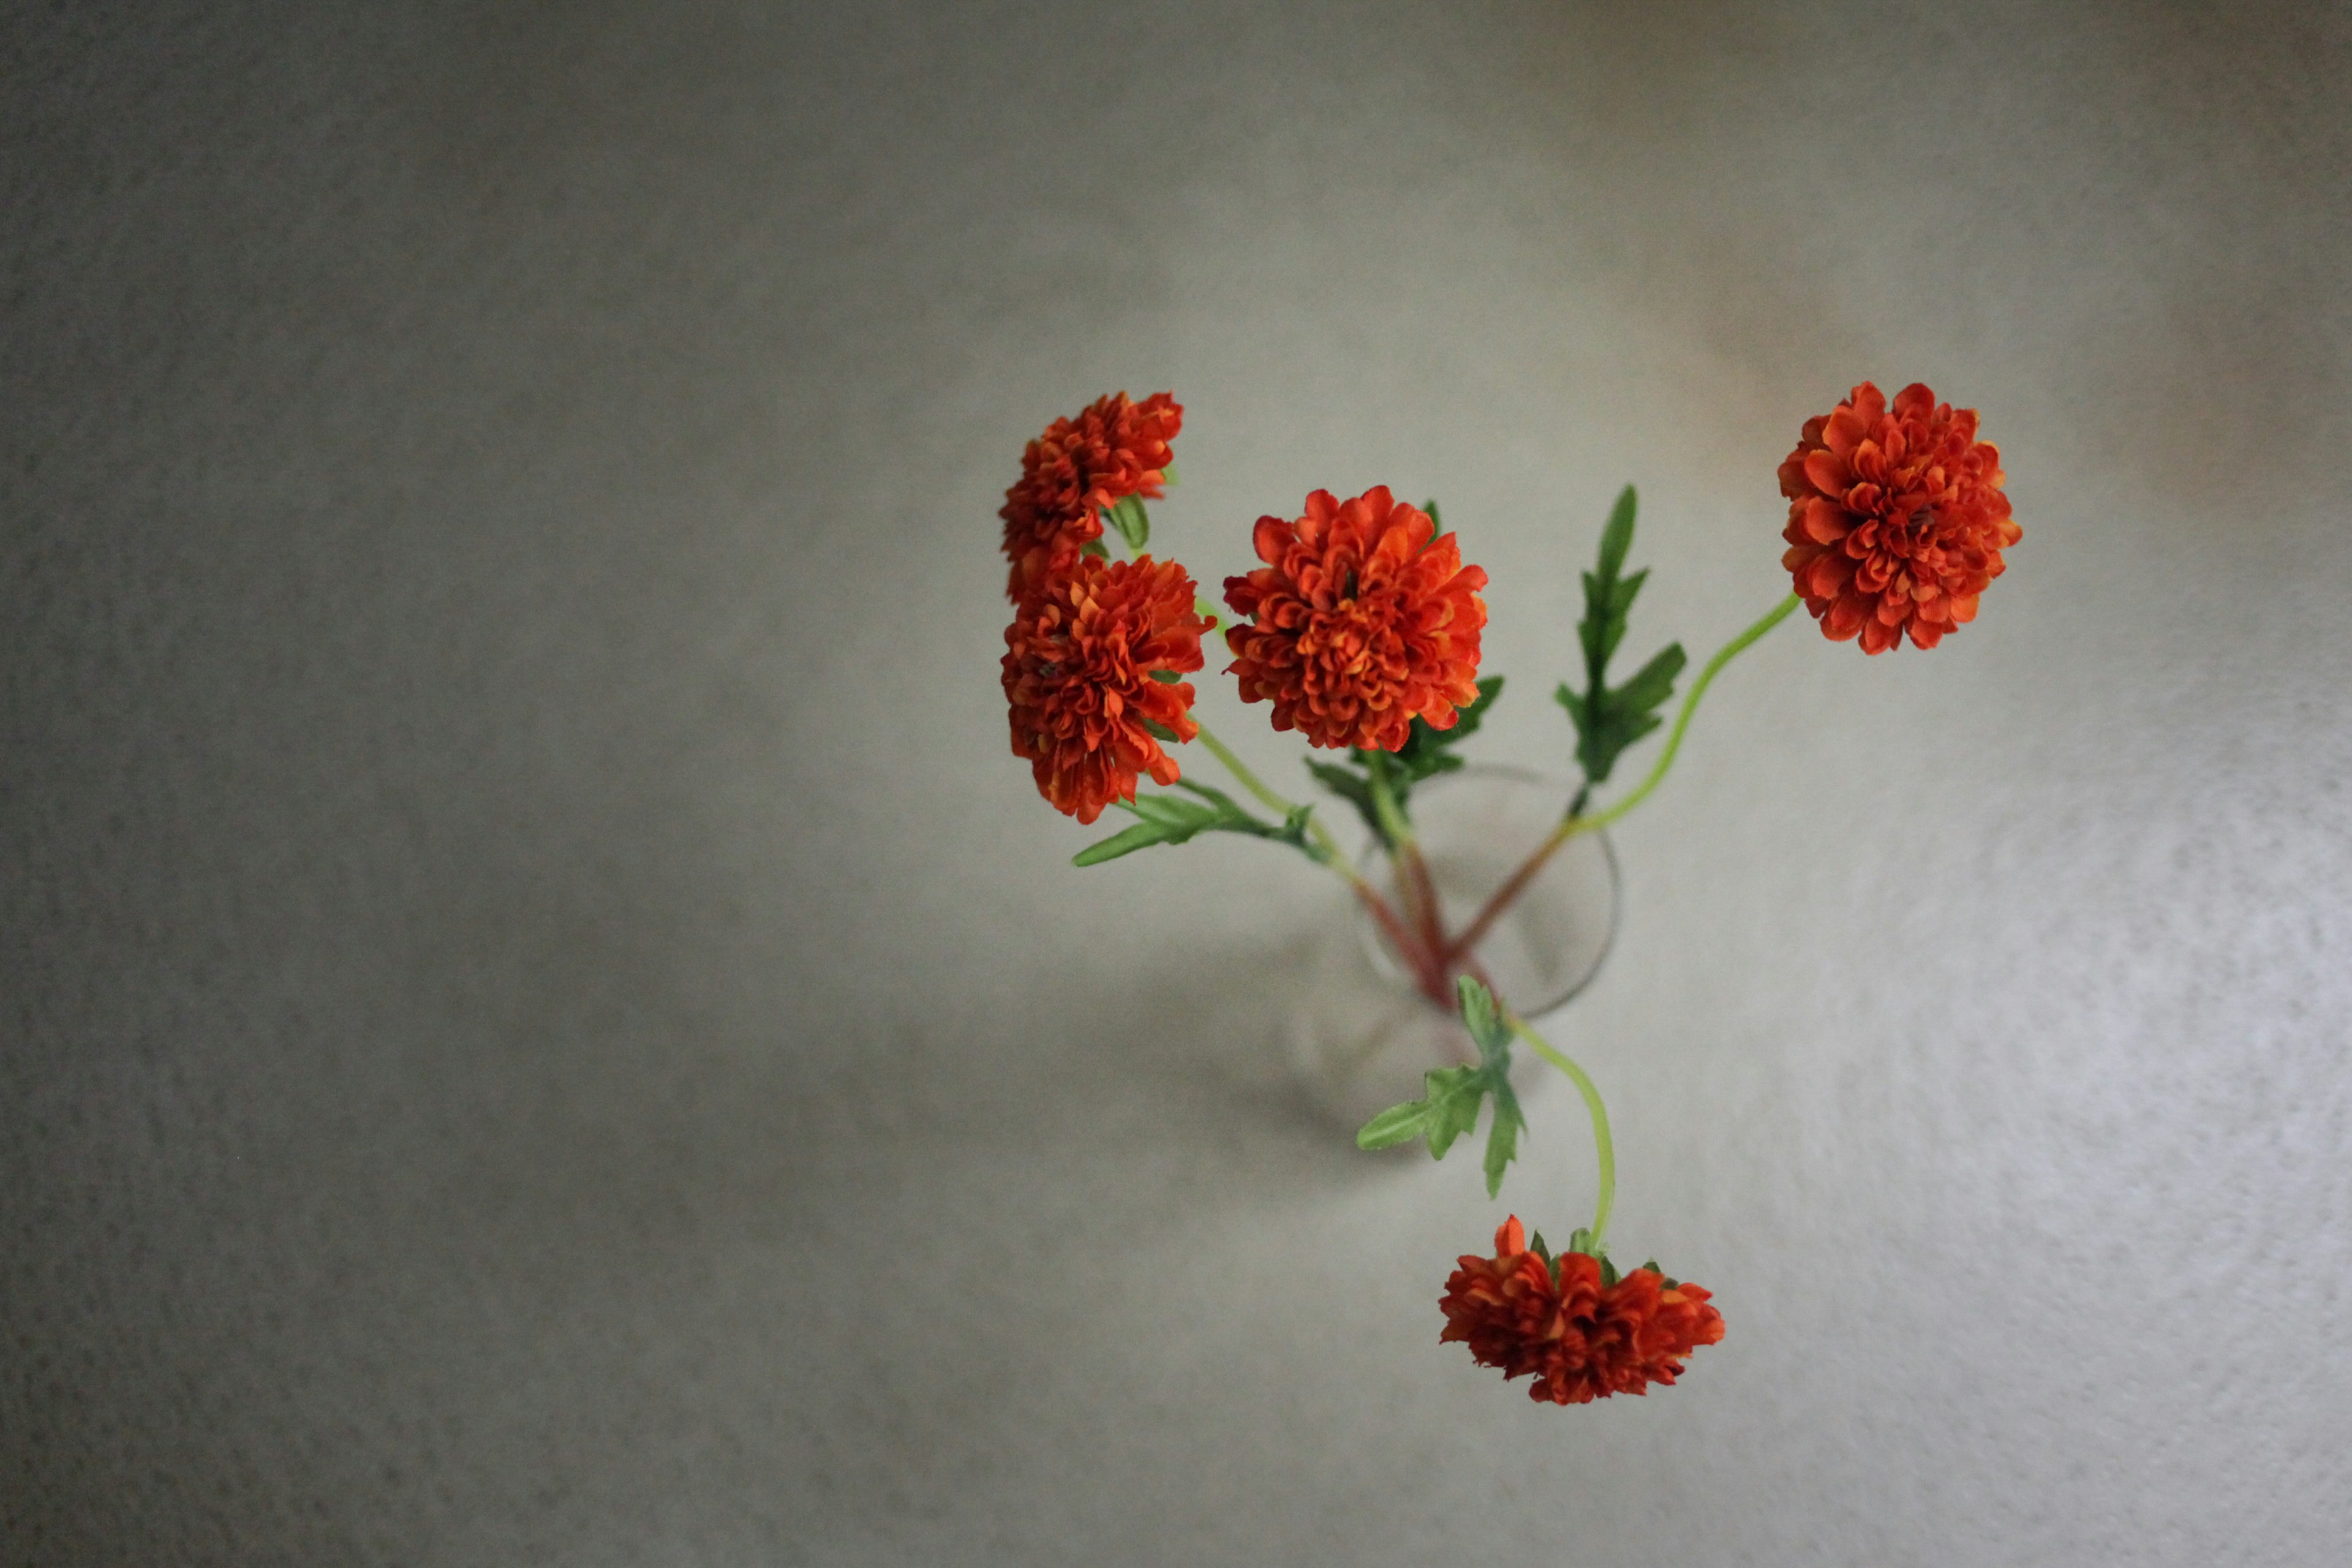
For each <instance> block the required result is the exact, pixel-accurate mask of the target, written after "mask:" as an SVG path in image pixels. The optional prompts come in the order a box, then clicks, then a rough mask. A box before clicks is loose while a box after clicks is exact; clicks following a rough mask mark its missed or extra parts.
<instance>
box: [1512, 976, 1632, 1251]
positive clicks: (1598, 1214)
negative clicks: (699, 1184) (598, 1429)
mask: <svg viewBox="0 0 2352 1568" xmlns="http://www.w3.org/2000/svg"><path fill="white" fill-rule="evenodd" d="M1511 1030H1512V1032H1513V1033H1514V1034H1516V1035H1517V1036H1518V1037H1519V1038H1521V1039H1523V1040H1525V1041H1527V1043H1528V1045H1530V1046H1532V1047H1535V1052H1536V1054H1537V1055H1538V1056H1539V1057H1541V1058H1543V1059H1544V1060H1546V1061H1548V1062H1549V1063H1551V1065H1552V1066H1554V1067H1556V1068H1559V1070H1560V1071H1562V1072H1564V1073H1566V1074H1567V1075H1568V1077H1569V1081H1570V1082H1571V1083H1573V1084H1575V1085H1576V1091H1577V1092H1578V1093H1579V1094H1580V1095H1582V1096H1584V1109H1585V1110H1588V1111H1590V1112H1591V1115H1592V1147H1593V1152H1595V1153H1597V1154H1598V1155H1599V1156H1600V1158H1601V1196H1600V1199H1599V1201H1598V1202H1597V1203H1596V1204H1595V1205H1593V1210H1592V1256H1593V1257H1595V1258H1598V1257H1600V1256H1601V1242H1602V1238H1603V1237H1606V1236H1607V1235H1608V1234H1609V1211H1610V1210H1611V1209H1612V1208H1613V1207H1614V1206H1616V1203H1617V1145H1616V1144H1615V1143H1614V1142H1612V1141H1611V1140H1610V1137H1609V1108H1608V1107H1607V1106H1605V1105H1603V1104H1601V1090H1600V1089H1597V1088H1595V1087H1594V1086H1593V1082H1592V1079H1591V1078H1589V1077H1588V1076H1586V1074H1585V1071H1584V1069H1583V1068H1580V1067H1578V1066H1577V1065H1576V1064H1575V1063H1574V1062H1573V1061H1570V1059H1569V1058H1568V1057H1567V1056H1566V1055H1565V1054H1564V1053H1562V1052H1561V1051H1559V1049H1557V1048H1555V1047H1553V1045H1552V1043H1551V1042H1550V1041H1549V1040H1547V1039H1545V1038H1544V1037H1542V1036H1541V1035H1538V1034H1537V1033H1536V1032H1535V1031H1534V1030H1533V1029H1530V1028H1528V1026H1527V1023H1526V1021H1525V1020H1523V1019H1522V1018H1520V1016H1518V1015H1517V1014H1516V1013H1514V1014H1512V1015H1511Z"/></svg>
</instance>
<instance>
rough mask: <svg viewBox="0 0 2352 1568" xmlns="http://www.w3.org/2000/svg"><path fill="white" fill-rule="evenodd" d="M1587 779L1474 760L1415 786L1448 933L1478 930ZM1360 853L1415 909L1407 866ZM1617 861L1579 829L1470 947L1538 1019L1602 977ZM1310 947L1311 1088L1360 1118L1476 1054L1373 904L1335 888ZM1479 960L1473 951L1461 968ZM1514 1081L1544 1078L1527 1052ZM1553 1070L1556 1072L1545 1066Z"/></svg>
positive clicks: (1303, 1039)
mask: <svg viewBox="0 0 2352 1568" xmlns="http://www.w3.org/2000/svg"><path fill="white" fill-rule="evenodd" d="M1573 794H1574V788H1573V786H1572V785H1570V784H1568V783H1567V782H1566V781H1563V780H1559V779H1555V778H1549V777H1547V776H1545V775H1544V774H1542V773H1534V772H1531V771H1528V770H1524V769H1518V768H1507V767H1466V768H1464V769H1462V770H1460V771H1459V772H1456V773H1444V774H1441V775H1439V776H1438V777H1436V778H1434V779H1432V780H1429V781H1428V782H1426V783H1424V784H1419V785H1417V786H1415V788H1414V789H1413V792H1412V800H1411V810H1412V826H1413V832H1414V836H1415V837H1416V838H1417V839H1418V840H1419V841H1420V845H1421V850H1422V857H1423V860H1424V861H1425V862H1426V864H1427V866H1428V868H1429V876H1430V881H1431V883H1432V884H1433V886H1434V888H1435V889H1436V892H1437V901H1438V905H1439V908H1440V909H1441V910H1443V912H1444V927H1445V930H1446V931H1448V932H1449V933H1452V932H1459V931H1462V930H1464V929H1465V928H1466V927H1467V926H1468V925H1469V923H1470V922H1471V921H1472V920H1473V919H1474V918H1475V916H1476V914H1477V912H1478V910H1480V909H1481V908H1482V907H1484V906H1485V904H1486V900H1487V899H1488V898H1489V897H1490V896H1491V895H1493V894H1494V892H1495V891H1496V889H1499V888H1500V887H1501V886H1502V885H1503V883H1504V882H1505V881H1506V880H1507V879H1509V877H1510V875H1511V873H1512V872H1513V871H1515V870H1517V868H1518V867H1519V866H1520V864H1521V863H1522V862H1523V861H1525V860H1526V859H1527V858H1528V855H1529V854H1531V853H1532V852H1533V851H1534V850H1535V849H1536V848H1537V847H1539V846H1540V845H1541V844H1542V843H1543V841H1544V840H1545V839H1546V838H1547V837H1549V835H1550V834H1551V831H1552V829H1553V828H1555V827H1556V826H1559V820H1560V817H1561V815H1562V814H1563V813H1564V812H1565V811H1566V810H1567V807H1568V803H1569V801H1570V797H1571V796H1572V795H1573ZM1356 863H1357V865H1358V866H1360V867H1361V868H1363V871H1364V874H1365V876H1366V878H1367V879H1369V880H1370V881H1371V882H1372V883H1373V885H1374V886H1375V887H1377V888H1378V889H1380V891H1381V896H1382V897H1383V898H1385V899H1387V900H1389V903H1390V906H1391V909H1393V910H1396V911H1398V913H1399V914H1400V915H1402V914H1403V912H1404V910H1406V909H1407V908H1408V907H1409V906H1408V902H1407V900H1405V899H1404V897H1403V895H1402V891H1401V890H1400V889H1399V887H1398V868H1396V867H1395V866H1393V865H1392V864H1391V862H1390V860H1389V858H1388V856H1387V853H1386V852H1385V851H1384V850H1383V849H1382V848H1381V846H1380V844H1379V842H1378V840H1376V839H1370V838H1369V837H1368V839H1367V842H1366V843H1365V844H1364V846H1363V847H1362V849H1361V850H1360V852H1359V853H1358V855H1357V860H1356ZM1617 900H1618V887H1617V858H1616V855H1615V853H1614V851H1612V849H1611V848H1610V847H1609V840H1608V837H1607V836H1606V835H1605V834H1603V833H1585V834H1580V835H1578V836H1577V837H1574V838H1571V839H1570V840H1569V841H1568V842H1567V843H1566V844H1563V845H1562V846H1561V847H1559V850H1558V851H1557V852H1556V853H1554V854H1553V856H1552V857H1551V858H1550V859H1549V860H1548V861H1547V862H1545V864H1544V867H1543V868H1542V870H1540V871H1539V872H1538V873H1537V875H1536V876H1535V878H1534V879H1532V880H1531V881H1529V882H1528V885H1527V888H1526V889H1525V890H1524V891H1522V892H1521V894H1520V895H1519V897H1518V898H1517V900H1514V901H1513V902H1512V904H1511V905H1510V907H1509V908H1508V910H1507V911H1506V912H1505V913H1504V914H1503V915H1502V916H1501V917H1500V918H1499V919H1497V920H1496V921H1495V922H1494V924H1493V926H1492V927H1491V928H1490V929H1489V930H1488V931H1486V934H1485V935H1484V936H1483V937H1482V938H1481V939H1480V940H1479V942H1478V943H1477V945H1476V946H1475V948H1473V949H1472V950H1471V953H1470V957H1471V958H1475V961H1476V963H1477V965H1478V968H1479V970H1481V971H1483V973H1484V975H1485V977H1486V979H1487V981H1488V982H1489V984H1492V985H1493V986H1494V988H1495V990H1496V993H1497V994H1500V995H1501V996H1502V997H1503V998H1504V1000H1505V1001H1507V1003H1508V1004H1509V1005H1511V1006H1512V1007H1513V1008H1514V1009H1515V1010H1517V1012H1518V1014H1519V1015H1520V1016H1522V1017H1524V1018H1526V1019H1528V1021H1529V1022H1531V1023H1532V1022H1534V1021H1536V1020H1537V1019H1539V1018H1541V1017H1543V1016H1545V1015H1547V1014H1550V1013H1554V1012H1557V1011H1558V1010H1559V1008H1561V1007H1563V1006H1565V1005H1567V1004H1568V1003H1569V1002H1570V1000H1572V999H1573V998H1574V997H1575V995H1576V994H1577V993H1578V992H1580V991H1581V990H1582V989H1583V988H1584V987H1585V986H1586V985H1588V984H1591V980H1592V977H1593V975H1594V974H1596V973H1599V971H1600V968H1601V960H1602V959H1604V958H1606V957H1607V956H1608V953H1609V945H1610V942H1612V940H1613V939H1614V937H1615V936H1616V931H1617ZM1323 926H1324V929H1323V930H1322V931H1319V932H1318V933H1317V937H1316V940H1315V942H1314V944H1313V947H1312V948H1311V950H1310V951H1309V952H1308V954H1307V969H1306V973H1305V975H1304V977H1303V978H1304V983H1303V984H1301V985H1300V987H1299V989H1298V991H1297V993H1296V999H1295V1004H1294V1006H1293V1009H1292V1012H1291V1016H1290V1028H1289V1035H1290V1047H1291V1055H1292V1062H1293V1066H1294V1067H1295V1068H1296V1070H1297V1074H1298V1077H1299V1079H1300V1080H1301V1082H1302V1084H1303V1085H1304V1087H1305V1088H1306V1089H1307V1093H1308V1096H1309V1097H1310V1099H1312V1100H1314V1101H1315V1102H1316V1103H1317V1104H1318V1106H1319V1107H1321V1108H1322V1110H1325V1111H1326V1112H1327V1113H1328V1114H1329V1115H1330V1116H1332V1117H1333V1118H1334V1119H1336V1120H1338V1121H1342V1122H1344V1123H1346V1124H1347V1125H1348V1126H1349V1127H1350V1128H1353V1127H1357V1126H1360V1125H1361V1124H1362V1123H1363V1122H1365V1121H1368V1120H1370V1118H1371V1117H1372V1116H1373V1115H1374V1114H1375V1113H1376V1112H1378V1111H1381V1110H1386V1109H1387V1108H1388V1107H1390V1106H1391V1105H1395V1104H1398V1103H1399V1102H1401V1101H1403V1100H1415V1099H1418V1098H1420V1096H1421V1094H1422V1090H1423V1085H1422V1075H1423V1074H1424V1073H1426V1072H1428V1071H1429V1070H1430V1069H1431V1068H1442V1067H1453V1066H1455V1065H1457V1064H1460V1063H1462V1062H1466V1061H1473V1060H1475V1059H1476V1049H1475V1047H1474V1046H1473V1045H1472V1044H1471V1042H1470V1037H1469V1036H1468V1034H1467V1033H1466V1032H1465V1030H1464V1029H1463V1027H1462V1024H1461V1020H1460V1019H1459V1018H1458V1017H1456V1016H1454V1012H1453V1010H1452V1009H1451V1008H1450V1007H1444V1008H1441V1007H1440V1006H1439V1005H1437V1004H1436V1003H1435V1002H1434V1001H1433V1000H1432V999H1431V998H1430V997H1429V996H1428V995H1426V994H1423V991H1422V990H1421V989H1420V988H1419V987H1418V986H1417V985H1416V984H1414V982H1413V980H1412V973H1411V965H1410V964H1408V963H1405V962H1403V961H1402V960H1401V959H1400V958H1399V956H1398V953H1397V951H1396V948H1395V945H1394V943H1393V942H1391V939H1390V937H1389V936H1388V935H1387V933H1386V932H1384V931H1382V929H1381V924H1380V922H1379V921H1377V920H1375V919H1374V918H1373V917H1372V915H1371V914H1370V912H1369V911H1368V910H1366V909H1365V908H1364V906H1363V904H1362V902H1361V900H1358V899H1355V898H1353V897H1350V896H1348V895H1345V894H1342V895H1340V896H1339V897H1338V898H1335V899H1334V900H1332V902H1331V904H1330V906H1329V910H1328V914H1327V916H1326V918H1325V920H1324V921H1323ZM1467 968H1468V960H1467V959H1465V961H1463V962H1462V963H1457V964H1456V965H1454V973H1463V972H1465V970H1467ZM1518 1056H1519V1057H1520V1058H1521V1059H1519V1060H1517V1062H1516V1064H1515V1066H1514V1068H1513V1072H1512V1080H1513V1082H1514V1084H1516V1085H1518V1086H1519V1087H1521V1088H1527V1087H1528V1086H1529V1085H1530V1084H1532V1083H1534V1082H1536V1081H1538V1073H1537V1072H1536V1071H1535V1070H1534V1068H1536V1067H1539V1066H1540V1064H1531V1062H1530V1060H1528V1059H1526V1058H1528V1056H1529V1053H1524V1052H1522V1053H1518ZM1541 1076H1543V1077H1549V1075H1548V1074H1546V1075H1541Z"/></svg>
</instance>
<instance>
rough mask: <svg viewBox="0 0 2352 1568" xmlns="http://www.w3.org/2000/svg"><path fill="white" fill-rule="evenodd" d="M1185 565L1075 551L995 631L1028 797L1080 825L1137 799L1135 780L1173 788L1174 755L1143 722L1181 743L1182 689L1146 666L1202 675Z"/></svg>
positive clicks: (1188, 731)
mask: <svg viewBox="0 0 2352 1568" xmlns="http://www.w3.org/2000/svg"><path fill="white" fill-rule="evenodd" d="M1197 591H1198V590H1197V588H1196V586H1195V584H1193V582H1192V577H1191V576H1190V575H1189V574H1187V573H1186V572H1185V570H1184V568H1182V567H1181V566H1179V565H1178V564H1176V563H1174V562H1173V561H1166V562H1157V563H1155V562H1154V561H1153V560H1152V559H1151V557H1150V556H1149V555H1145V556H1140V557H1139V558H1137V559H1136V560H1133V561H1104V560H1101V559H1099V558H1097V557H1095V556H1091V555H1088V556H1081V557H1079V558H1078V559H1077V560H1076V561H1075V562H1073V563H1071V566H1070V569H1069V570H1068V571H1067V572H1066V573H1059V574H1054V575H1052V576H1049V577H1047V578H1045V580H1044V581H1043V582H1042V583H1040V584H1037V585H1036V586H1035V588H1034V591H1033V592H1032V594H1031V595H1030V596H1029V598H1028V600H1027V601H1026V602H1025V603H1024V604H1023V605H1022V606H1021V609H1020V611H1019V613H1018V614H1016V615H1015V616H1013V624H1012V625H1011V626H1007V627H1005V628H1004V643H1005V647H1006V648H1007V650H1008V651H1007V652H1006V653H1005V655H1004V695H1005V697H1006V698H1007V699H1009V700H1011V702H1012V704H1013V755H1014V756H1016V757H1026V758H1028V759H1029V762H1030V764H1031V768H1032V771H1034V773H1035V774H1036V777H1037V793H1038V794H1040V795H1044V796H1045V798H1046V799H1047V800H1049V801H1051V802H1052V803H1053V804H1054V808H1055V810H1057V811H1061V812H1066V813H1067V814H1068V815H1070V816H1075V817H1076V818H1077V819H1078V820H1079V821H1080V822H1092V821H1093V820H1094V819H1095V818H1096V817H1097V816H1101V815H1102V812H1103V807H1105V806H1106V805H1109V804H1110V803H1111V802H1112V801H1114V800H1133V799H1134V798H1135V776H1136V774H1138V773H1150V775H1151V777H1152V780H1153V782H1155V783H1158V784H1174V783H1175V782H1176V779H1177V776H1178V769H1177V766H1176V759H1175V758H1173V757H1171V756H1170V755H1169V754H1168V753H1167V752H1163V751H1161V750H1160V742H1159V741H1158V740H1157V739H1156V738H1154V737H1153V735H1152V733H1151V731H1150V728H1149V726H1150V725H1151V724H1158V725H1159V726H1160V728H1161V729H1163V730H1167V731H1172V732H1173V733H1174V734H1175V736H1176V737H1177V739H1179V740H1181V741H1189V740H1191V739H1192V737H1193V736H1194V735H1196V734H1198V733H1199V732H1200V726H1199V725H1197V724H1195V723H1193V722H1192V717H1191V712H1190V710H1191V709H1192V686H1191V685H1190V684H1189V683H1187V682H1184V681H1160V680H1155V679H1152V672H1153V671H1155V670H1173V671H1183V670H1194V669H1198V668H1201V663H1202V658H1201V634H1202V633H1203V632H1205V631H1207V630H1209V628H1210V627H1211V626H1213V625H1215V623H1214V622H1213V621H1207V620H1203V619H1202V618H1201V616H1198V615H1197V614H1195V613H1194V611H1193V608H1192V606H1193V603H1194V600H1193V595H1194V594H1195V593H1196V592H1197Z"/></svg>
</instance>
